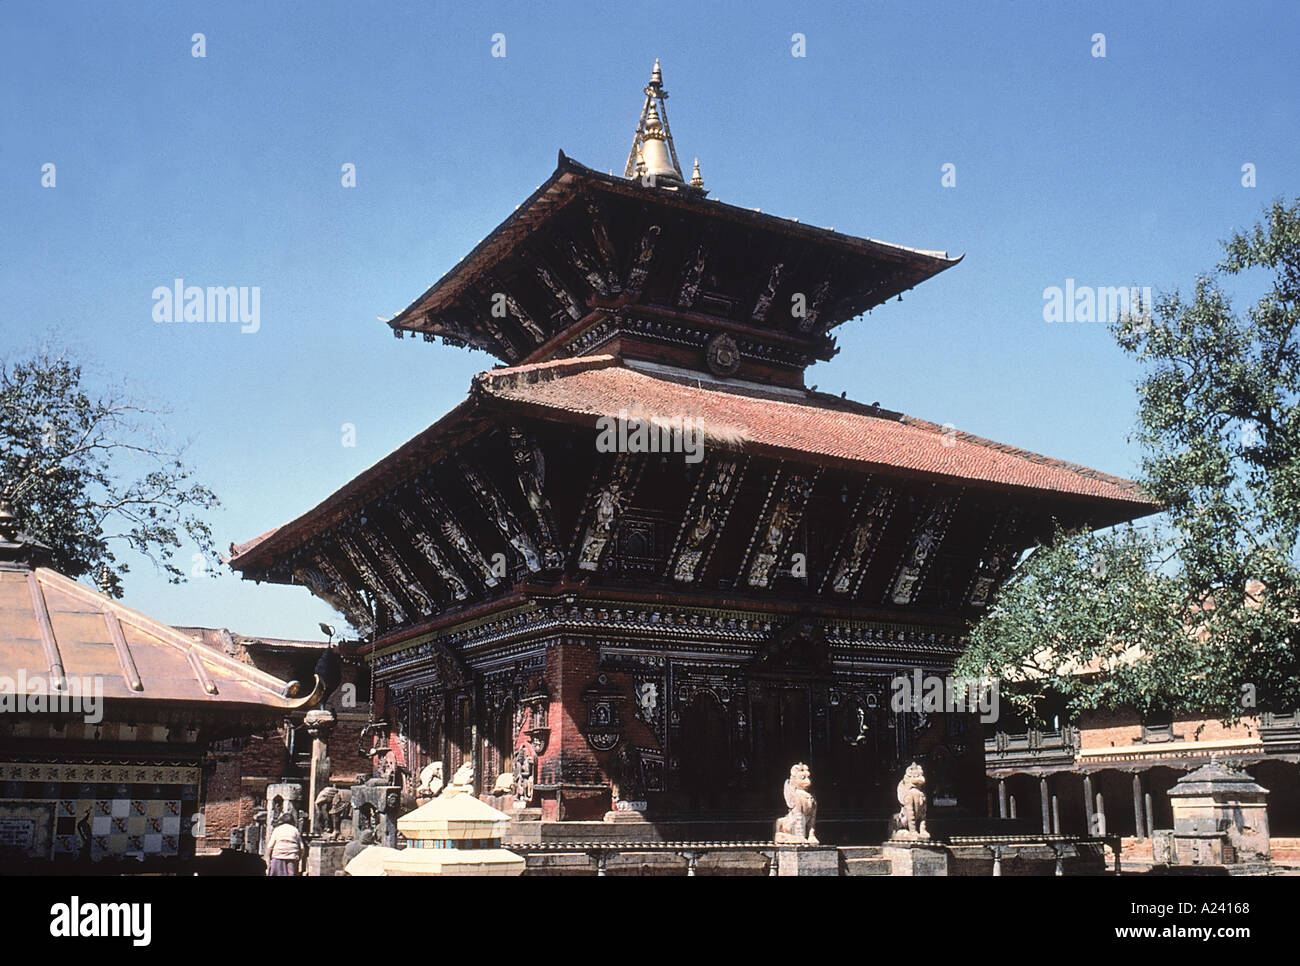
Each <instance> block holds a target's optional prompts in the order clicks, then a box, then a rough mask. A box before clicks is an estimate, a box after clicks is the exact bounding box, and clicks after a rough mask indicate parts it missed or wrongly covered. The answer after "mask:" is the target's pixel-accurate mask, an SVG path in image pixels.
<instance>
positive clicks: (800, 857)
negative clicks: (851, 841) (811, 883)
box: [776, 845, 840, 876]
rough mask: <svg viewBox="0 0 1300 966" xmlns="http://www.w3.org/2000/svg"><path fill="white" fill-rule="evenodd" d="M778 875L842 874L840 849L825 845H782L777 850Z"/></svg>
mask: <svg viewBox="0 0 1300 966" xmlns="http://www.w3.org/2000/svg"><path fill="white" fill-rule="evenodd" d="M776 874H777V875H817V876H826V875H834V876H838V875H839V874H840V852H839V849H837V848H834V847H831V848H826V847H823V846H819V845H818V846H797V845H792V846H781V847H779V848H778V849H777V850H776Z"/></svg>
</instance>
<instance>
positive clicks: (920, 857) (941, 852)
mask: <svg viewBox="0 0 1300 966" xmlns="http://www.w3.org/2000/svg"><path fill="white" fill-rule="evenodd" d="M880 854H881V857H882V858H885V859H888V860H889V874H890V875H916V876H932V875H947V874H948V850H947V849H945V848H943V847H942V846H939V845H913V844H908V843H900V842H886V843H885V844H884V846H882V847H881V850H880Z"/></svg>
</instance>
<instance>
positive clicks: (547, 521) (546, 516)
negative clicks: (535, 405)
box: [507, 425, 564, 570]
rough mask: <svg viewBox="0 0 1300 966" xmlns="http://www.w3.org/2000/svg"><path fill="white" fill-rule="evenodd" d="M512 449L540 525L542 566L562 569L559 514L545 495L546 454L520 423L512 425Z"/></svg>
mask: <svg viewBox="0 0 1300 966" xmlns="http://www.w3.org/2000/svg"><path fill="white" fill-rule="evenodd" d="M507 431H508V434H509V436H510V452H511V454H512V455H513V456H514V459H515V466H516V467H518V469H519V489H520V491H521V492H522V493H523V495H524V501H525V502H526V503H527V504H528V506H529V509H531V510H532V511H533V520H534V522H535V523H536V525H537V544H538V548H539V549H540V550H541V554H542V566H543V567H544V568H545V569H547V570H558V569H559V568H561V567H563V566H564V555H563V554H562V553H560V549H559V547H558V546H557V545H556V537H555V515H554V514H553V513H552V511H551V504H550V501H549V500H547V499H546V496H545V492H544V490H545V484H546V479H545V477H546V457H545V455H544V454H543V453H542V450H541V447H539V446H538V445H537V441H536V440H535V439H533V437H532V436H531V435H530V434H528V433H525V432H524V430H523V429H522V428H521V427H519V426H514V425H512V426H510V427H508V430H507Z"/></svg>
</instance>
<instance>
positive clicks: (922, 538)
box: [888, 489, 965, 605]
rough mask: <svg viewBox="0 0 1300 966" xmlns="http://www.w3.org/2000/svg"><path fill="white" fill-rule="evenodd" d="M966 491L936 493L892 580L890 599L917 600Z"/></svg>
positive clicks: (921, 516) (900, 603)
mask: <svg viewBox="0 0 1300 966" xmlns="http://www.w3.org/2000/svg"><path fill="white" fill-rule="evenodd" d="M963 492H965V491H964V489H963V490H960V491H958V492H957V493H954V494H951V495H939V496H936V497H935V498H934V499H933V500H932V501H931V502H930V504H929V506H927V507H926V509H925V511H924V512H922V513H921V515H920V516H919V517H918V519H917V523H916V526H915V527H914V528H913V529H912V536H911V539H910V540H909V541H908V546H907V552H906V554H905V555H904V557H903V561H902V564H901V565H900V567H899V569H898V572H897V574H896V575H895V577H894V579H893V581H892V582H891V584H890V588H889V591H888V600H889V601H890V602H892V603H895V604H899V605H905V604H910V603H912V601H914V600H916V595H917V592H918V591H919V590H920V589H921V585H922V584H923V583H924V580H925V576H926V574H927V573H929V571H930V567H931V565H932V564H933V563H934V558H935V555H936V553H937V552H938V549H939V545H940V544H941V543H942V542H943V538H944V537H945V536H946V535H947V533H948V524H949V523H951V522H952V514H953V510H954V509H956V507H957V504H958V503H959V502H960V501H961V497H962V493H963Z"/></svg>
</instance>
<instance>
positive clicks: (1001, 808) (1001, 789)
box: [998, 778, 1007, 818]
mask: <svg viewBox="0 0 1300 966" xmlns="http://www.w3.org/2000/svg"><path fill="white" fill-rule="evenodd" d="M1006 817H1007V780H1006V779H1005V778H999V779H998V818H1006Z"/></svg>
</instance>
